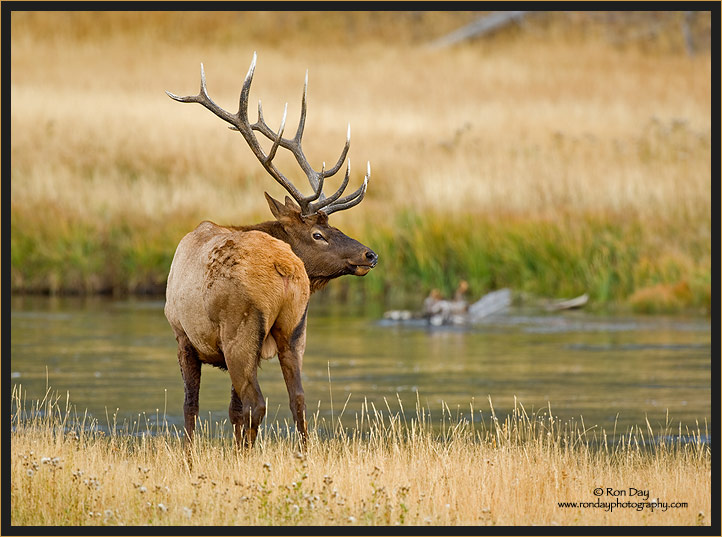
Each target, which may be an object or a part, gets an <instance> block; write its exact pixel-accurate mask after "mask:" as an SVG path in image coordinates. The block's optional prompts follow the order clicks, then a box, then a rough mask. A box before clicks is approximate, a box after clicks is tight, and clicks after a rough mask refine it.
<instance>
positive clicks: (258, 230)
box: [165, 53, 378, 447]
mask: <svg viewBox="0 0 722 537" xmlns="http://www.w3.org/2000/svg"><path fill="white" fill-rule="evenodd" d="M255 66H256V54H255V53H254V55H253V61H252V62H251V67H250V69H249V70H248V74H247V75H246V78H245V80H244V82H243V86H242V89H241V97H240V106H239V110H238V112H237V113H236V114H231V113H229V112H227V111H226V110H224V109H222V108H220V107H219V106H218V105H217V104H215V103H214V102H213V101H212V100H211V98H210V97H209V96H208V92H207V90H206V80H205V73H204V71H203V64H201V89H200V93H199V94H198V95H195V96H189V97H179V96H177V95H174V94H172V93H170V92H166V93H168V95H169V96H170V97H171V98H172V99H175V100H176V101H180V102H183V103H199V104H202V105H203V106H204V107H206V108H207V109H208V110H210V111H211V112H213V113H214V114H215V115H216V116H218V117H219V118H221V119H222V120H224V121H226V122H228V123H230V125H231V127H230V128H231V129H232V130H237V131H239V132H240V133H241V135H242V136H243V138H244V139H245V140H246V142H247V143H248V145H249V147H250V148H251V151H252V152H253V154H254V155H255V156H256V157H257V158H258V160H259V162H260V163H261V165H262V166H263V168H264V169H265V170H266V171H267V172H268V173H269V174H270V175H271V177H273V178H274V179H275V180H276V181H277V182H278V183H279V184H281V185H282V186H283V188H285V190H286V191H287V192H288V193H289V194H290V195H291V197H292V198H293V200H292V199H291V198H289V197H288V196H286V198H285V203H281V202H279V201H277V200H275V199H273V198H272V197H271V196H269V195H268V194H267V193H266V194H265V196H266V200H267V202H268V206H269V207H270V209H271V213H272V214H273V216H274V217H275V220H273V221H269V222H263V223H260V224H255V225H246V226H219V225H217V224H214V223H213V222H209V221H204V222H202V223H201V224H199V225H198V227H197V228H196V229H195V230H194V231H192V232H190V233H188V234H187V235H186V236H185V237H183V239H182V240H181V241H180V243H179V244H178V248H177V249H176V252H175V255H174V257H173V262H172V264H171V267H170V273H169V274H168V284H167V287H166V303H165V316H166V318H167V319H168V322H169V323H170V325H171V327H172V328H173V332H174V333H175V338H176V341H177V342H178V361H179V363H180V368H181V373H182V375H183V381H184V383H185V400H184V404H183V415H184V420H185V431H186V435H185V442H186V443H187V446H190V445H191V444H192V440H193V431H194V429H195V422H196V417H197V416H198V392H199V389H200V378H201V364H210V365H212V366H216V367H219V368H222V369H227V370H228V373H229V375H230V378H231V403H230V406H229V408H228V415H229V417H230V421H231V423H232V424H233V430H234V436H235V440H236V444H237V445H238V446H239V447H240V446H242V445H246V446H248V447H251V446H253V443H254V441H255V438H256V435H257V431H258V426H259V424H260V422H261V421H262V420H263V417H264V415H265V412H266V405H265V401H264V398H263V395H262V393H261V389H260V387H259V385H258V378H257V370H258V364H259V363H260V361H261V359H268V358H272V357H273V356H275V355H276V354H278V360H279V362H280V365H281V370H282V372H283V378H284V380H285V382H286V388H287V390H288V397H289V403H290V407H291V413H292V414H293V418H294V422H295V425H296V430H297V431H298V433H299V435H300V439H301V441H302V443H303V445H305V443H306V437H307V430H306V421H305V408H306V404H305V397H304V392H303V386H302V385H301V366H302V361H303V353H304V350H305V346H306V313H307V310H308V301H309V297H310V295H311V293H313V292H315V291H317V290H318V289H320V288H322V287H323V286H324V285H325V284H326V283H327V282H328V281H329V280H332V279H333V278H337V277H339V276H343V275H344V274H354V275H356V276H363V275H365V274H366V273H368V271H369V270H371V269H372V268H373V267H374V266H376V262H377V260H378V257H377V256H376V254H375V253H374V252H373V251H372V250H370V249H369V248H367V247H366V246H364V245H363V244H361V243H359V242H358V241H356V240H354V239H352V238H350V237H348V236H346V235H344V234H343V233H342V232H341V231H339V230H338V229H336V228H334V227H331V226H330V225H329V223H328V216H329V215H330V214H332V213H334V212H336V211H340V210H344V209H349V208H351V207H353V206H355V205H358V204H359V203H360V202H361V200H362V199H363V198H364V194H365V193H366V187H367V185H368V180H369V177H370V174H371V169H370V165H367V173H366V177H365V178H364V181H363V184H362V185H361V187H360V188H359V189H358V190H356V191H355V192H353V193H352V194H349V195H347V196H344V197H341V195H342V194H343V192H344V190H345V188H346V185H347V184H348V181H349V176H350V170H351V167H350V162H348V163H347V165H346V173H345V177H344V179H343V181H342V183H341V186H340V187H339V188H338V190H336V191H335V192H334V193H333V194H332V195H330V196H328V197H326V196H325V195H324V194H323V186H324V181H325V179H327V178H328V177H331V176H333V175H335V174H336V173H337V172H338V171H339V169H340V168H341V166H342V165H343V162H344V160H346V155H347V153H348V150H349V147H350V143H351V142H350V128H349V131H348V134H347V136H346V145H345V146H344V148H343V150H342V152H341V156H340V158H339V159H338V162H337V163H336V165H334V166H333V167H332V168H330V169H328V170H326V169H325V165H324V166H323V167H322V168H321V171H320V172H317V171H315V170H314V169H313V168H312V167H311V165H310V164H309V163H308V160H307V159H306V157H305V156H304V153H303V150H302V149H301V138H302V136H303V129H304V125H305V122H306V89H307V86H308V72H306V82H305V84H304V89H303V97H302V99H301V117H300V121H299V124H298V129H297V130H296V134H295V136H294V137H293V138H284V137H283V131H284V126H285V123H286V111H287V110H288V105H286V111H284V114H283V120H282V121H281V126H280V128H279V130H278V132H275V131H273V130H272V129H271V128H270V127H269V126H268V125H267V124H266V122H265V120H264V119H263V112H262V110H261V103H260V101H259V103H258V120H257V122H256V123H253V124H251V123H250V122H249V120H248V94H249V92H250V88H251V81H252V79H253V72H254V70H255ZM254 131H256V132H259V133H261V134H262V135H263V136H265V137H266V138H268V139H269V140H270V141H271V147H270V149H269V150H268V153H266V152H265V151H264V149H263V148H262V147H261V145H260V143H259V141H258V139H257V138H256V135H255V133H254ZM279 147H281V148H284V149H287V150H288V151H290V152H291V153H292V154H293V156H294V157H295V158H296V161H297V162H298V164H299V165H300V167H301V169H302V170H303V171H304V173H305V174H306V176H307V177H308V181H309V182H310V184H311V188H312V189H313V192H312V194H310V195H309V196H304V195H303V194H301V192H300V191H299V190H298V189H297V188H296V187H295V186H294V185H293V184H292V183H291V181H289V180H288V179H287V178H286V177H285V176H284V175H283V174H282V173H281V172H280V171H279V170H278V168H277V167H276V166H275V164H274V163H273V158H274V157H275V155H276V152H277V150H278V148H279ZM294 200H295V201H294Z"/></svg>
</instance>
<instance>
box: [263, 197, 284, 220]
mask: <svg viewBox="0 0 722 537" xmlns="http://www.w3.org/2000/svg"><path fill="white" fill-rule="evenodd" d="M263 195H264V196H266V201H267V202H268V208H269V209H271V213H272V214H273V216H274V217H275V218H276V220H278V219H279V218H281V215H283V213H284V211H285V207H284V206H283V204H281V202H280V201H277V200H274V199H273V198H272V197H271V196H269V195H268V192H264V193H263Z"/></svg>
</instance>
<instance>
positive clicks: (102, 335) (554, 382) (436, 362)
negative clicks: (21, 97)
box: [5, 297, 711, 430]
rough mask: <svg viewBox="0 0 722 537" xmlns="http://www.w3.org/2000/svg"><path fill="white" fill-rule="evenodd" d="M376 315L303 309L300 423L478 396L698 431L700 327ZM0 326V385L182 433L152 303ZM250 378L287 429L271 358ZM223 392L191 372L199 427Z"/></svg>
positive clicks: (167, 348) (596, 418)
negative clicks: (466, 326) (4, 367)
mask: <svg viewBox="0 0 722 537" xmlns="http://www.w3.org/2000/svg"><path fill="white" fill-rule="evenodd" d="M377 319H378V316H373V317H371V316H365V315H361V314H359V313H358V312H356V313H353V312H349V311H348V310H347V308H343V309H340V308H335V309H334V308H332V307H328V306H326V305H324V304H322V303H318V302H316V303H314V304H312V305H311V308H310V316H309V321H308V343H307V350H306V355H305V358H304V369H303V373H304V388H305V391H306V398H307V404H308V413H309V414H310V415H318V416H319V417H320V418H321V419H326V420H330V417H331V412H332V404H331V401H333V413H334V416H336V417H337V416H339V414H340V412H341V409H342V407H343V406H344V403H346V402H347V406H346V409H345V411H344V413H343V422H344V425H346V426H353V425H354V424H355V421H356V417H357V414H359V413H360V409H361V405H362V403H363V402H364V400H366V401H367V402H368V404H369V405H372V404H373V405H374V406H375V407H376V408H377V409H384V412H386V409H387V403H388V405H389V406H390V408H391V410H392V411H394V412H395V411H398V410H399V408H400V404H401V405H403V408H404V411H405V412H406V414H407V416H409V417H411V416H413V415H415V408H416V405H417V403H419V404H421V405H422V406H424V407H425V408H426V410H427V412H428V411H431V413H432V416H435V417H438V418H439V419H441V408H442V401H443V402H444V403H445V404H446V405H447V406H448V407H449V409H450V410H451V411H452V414H454V413H456V412H457V411H458V412H459V413H460V414H463V415H465V416H468V414H469V411H470V408H471V407H472V406H473V407H474V409H475V410H476V411H477V412H478V411H479V410H482V411H483V413H484V415H486V416H488V410H489V405H488V397H489V396H490V397H491V398H492V401H493V403H494V408H495V410H496V411H497V415H501V416H503V415H504V414H505V413H506V412H509V411H510V410H511V408H513V404H514V397H515V396H516V398H517V400H518V401H520V402H521V403H522V404H523V405H524V407H525V408H526V410H527V411H528V412H533V411H534V410H537V409H546V408H547V405H548V404H549V403H551V406H552V410H553V412H554V414H555V415H557V416H559V417H560V418H562V419H570V418H575V419H577V420H579V418H580V416H583V418H584V422H585V424H586V426H587V427H589V426H590V425H593V424H596V425H597V426H598V427H600V428H602V427H603V428H606V429H608V430H611V428H612V427H613V426H614V422H615V420H617V428H618V430H619V429H623V428H625V427H627V426H628V425H632V424H638V425H644V424H645V417H648V419H649V421H650V423H651V424H652V426H653V427H654V428H655V429H657V428H658V426H659V424H663V423H664V422H665V419H666V413H667V410H669V416H670V418H671V419H672V421H673V423H674V424H675V427H676V425H677V423H678V422H679V421H681V422H682V423H683V424H684V425H689V426H691V427H692V426H696V425H695V423H696V421H699V422H700V423H701V424H702V426H703V427H704V425H703V424H704V420H705V419H707V420H708V421H709V417H710V397H711V387H710V384H711V373H710V359H711V347H710V341H711V328H710V323H709V321H708V320H706V319H690V318H685V319H673V318H656V317H641V318H639V317H637V318H626V319H625V318H605V317H600V316H591V315H588V314H583V313H579V312H565V313H564V314H553V315H537V314H534V313H531V312H519V311H517V312H514V313H513V314H510V315H506V316H503V317H499V318H497V319H495V320H494V321H493V322H492V323H488V324H485V325H481V326H477V327H474V329H473V330H463V329H460V328H448V329H446V328H435V329H429V328H427V327H425V326H422V325H414V324H412V325H396V324H392V323H386V322H379V321H378V320H377ZM11 325H12V326H11V344H10V346H11V372H10V373H11V374H10V378H8V377H6V385H5V388H6V389H7V388H9V387H10V386H11V385H13V384H22V386H23V389H24V390H26V391H27V394H28V398H29V399H32V398H42V396H43V395H44V393H45V387H46V383H48V384H49V385H50V386H51V387H52V388H53V389H55V390H57V391H58V393H60V394H62V395H63V396H64V395H65V393H66V392H67V391H69V393H70V400H71V402H72V403H74V404H75V405H76V407H77V408H78V411H79V412H80V413H81V414H82V412H83V411H84V410H85V409H87V410H88V411H89V412H90V413H92V414H93V415H94V416H95V417H97V418H98V419H99V421H100V423H101V424H105V423H106V417H105V416H106V411H107V413H108V415H109V416H112V415H113V414H114V413H116V409H117V416H118V421H119V422H122V420H123V419H131V420H132V419H137V417H138V415H139V414H142V413H145V414H146V415H147V416H151V417H152V418H149V419H154V417H155V416H156V415H159V416H161V418H162V416H163V415H165V416H166V419H167V420H168V421H169V422H170V423H172V424H176V425H180V424H181V423H182V404H183V383H182V380H181V376H180V369H179V367H178V364H177V361H176V346H175V340H174V338H173V334H172V331H171V329H170V327H169V326H168V324H167V322H166V320H165V317H164V316H163V301H162V300H148V299H140V298H129V299H123V300H111V299H107V298H97V297H94V298H88V299H72V298H47V297H13V298H12V312H11ZM329 376H330V382H329ZM259 382H260V385H261V388H262V390H263V393H264V395H265V396H266V397H267V399H268V412H267V417H268V418H270V419H271V420H274V419H278V420H280V421H281V422H283V421H284V420H286V421H288V422H291V421H292V420H291V416H290V411H289V410H288V403H287V394H286V390H285V384H284V382H283V377H282V375H281V372H280V368H279V366H278V361H277V360H276V359H273V360H270V361H267V362H264V363H263V365H262V368H261V371H260V372H259ZM5 393H6V394H7V393H9V390H8V391H5ZM229 395H230V380H229V378H228V374H227V373H225V372H222V371H220V370H218V369H215V368H211V367H208V366H206V367H204V368H203V373H202V382H201V393H200V404H201V417H205V418H208V417H210V418H211V420H212V421H219V422H220V421H223V420H225V419H226V418H227V408H228V401H229ZM399 401H400V402H401V403H400V404H399ZM478 417H479V416H478V415H477V419H478Z"/></svg>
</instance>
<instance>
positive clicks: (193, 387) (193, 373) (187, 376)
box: [176, 333, 201, 450]
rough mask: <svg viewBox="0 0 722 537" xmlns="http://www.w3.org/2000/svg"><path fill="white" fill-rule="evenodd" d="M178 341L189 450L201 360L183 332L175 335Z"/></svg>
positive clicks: (186, 440) (199, 381) (194, 421)
mask: <svg viewBox="0 0 722 537" xmlns="http://www.w3.org/2000/svg"><path fill="white" fill-rule="evenodd" d="M176 340H177V341H178V363H179V364H180V369H181V374H182V375H183V383H184V387H185V399H184V401H183V419H184V420H185V433H186V434H185V438H184V442H185V443H186V447H187V449H188V450H190V447H191V445H192V444H193V433H194V431H195V428H196V418H197V417H198V394H199V392H200V387H201V361H200V358H199V357H198V351H196V349H195V347H193V345H192V344H191V342H190V340H189V339H188V336H186V335H185V333H179V334H177V335H176Z"/></svg>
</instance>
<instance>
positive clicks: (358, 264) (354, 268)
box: [348, 249, 379, 276]
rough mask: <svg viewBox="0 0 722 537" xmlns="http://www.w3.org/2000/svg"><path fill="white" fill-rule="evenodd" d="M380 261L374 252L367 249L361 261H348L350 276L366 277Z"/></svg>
mask: <svg viewBox="0 0 722 537" xmlns="http://www.w3.org/2000/svg"><path fill="white" fill-rule="evenodd" d="M378 261H379V256H378V255H376V252H374V251H373V250H369V249H367V250H366V251H365V252H364V253H363V255H362V256H361V259H360V260H352V259H349V260H348V265H349V274H353V275H354V276H365V275H366V274H368V271H369V270H371V269H372V268H374V267H375V266H376V263H378Z"/></svg>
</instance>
